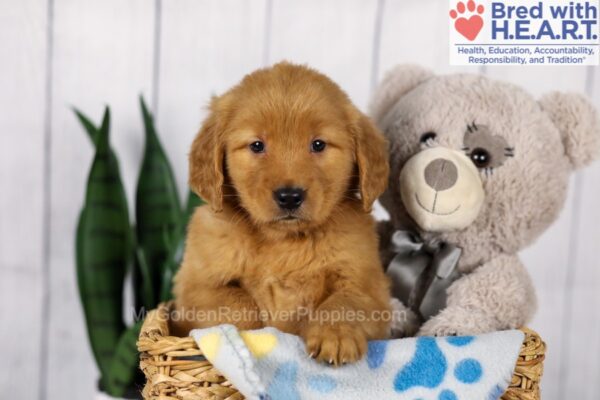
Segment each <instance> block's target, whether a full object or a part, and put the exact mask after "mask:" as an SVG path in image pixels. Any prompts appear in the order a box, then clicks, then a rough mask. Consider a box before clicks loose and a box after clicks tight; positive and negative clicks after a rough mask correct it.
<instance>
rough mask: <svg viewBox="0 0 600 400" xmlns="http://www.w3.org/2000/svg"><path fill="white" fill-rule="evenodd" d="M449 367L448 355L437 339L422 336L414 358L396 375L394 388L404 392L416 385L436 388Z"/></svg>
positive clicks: (418, 341) (418, 340)
mask: <svg viewBox="0 0 600 400" xmlns="http://www.w3.org/2000/svg"><path fill="white" fill-rule="evenodd" d="M447 369H448V365H447V362H446V357H444V354H443V353H442V351H441V350H440V348H439V346H438V345H437V343H436V341H435V339H434V338H432V337H421V338H419V339H417V351H416V352H415V356H414V358H413V359H412V360H411V361H410V362H409V363H408V364H407V365H406V366H405V367H404V368H402V370H401V371H400V372H398V374H397V375H396V379H394V389H396V391H397V392H404V391H406V390H408V389H410V388H412V387H415V386H424V387H426V388H430V389H432V388H435V387H437V386H439V384H440V383H442V380H443V379H444V376H445V375H446V370H447Z"/></svg>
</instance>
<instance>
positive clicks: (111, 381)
mask: <svg viewBox="0 0 600 400" xmlns="http://www.w3.org/2000/svg"><path fill="white" fill-rule="evenodd" d="M142 323H143V321H138V322H137V323H136V324H134V325H133V326H131V327H129V328H128V329H127V330H126V331H125V332H124V333H123V334H122V335H121V338H120V340H119V343H118V344H117V346H116V349H115V355H114V357H113V359H112V363H111V364H110V368H109V370H108V375H107V377H106V380H105V389H106V391H107V393H108V394H109V395H111V396H113V397H123V396H125V394H126V393H127V390H128V389H129V388H131V386H132V384H133V383H134V380H135V377H136V373H137V372H138V364H139V362H140V358H139V357H140V356H139V353H138V350H137V346H136V342H137V339H138V336H140V330H141V328H142Z"/></svg>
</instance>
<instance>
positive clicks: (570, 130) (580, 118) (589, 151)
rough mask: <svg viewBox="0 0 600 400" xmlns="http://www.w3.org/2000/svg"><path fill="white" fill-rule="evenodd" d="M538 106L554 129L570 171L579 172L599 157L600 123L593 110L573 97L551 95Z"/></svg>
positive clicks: (560, 94) (542, 99) (576, 96)
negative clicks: (569, 164) (558, 135)
mask: <svg viewBox="0 0 600 400" xmlns="http://www.w3.org/2000/svg"><path fill="white" fill-rule="evenodd" d="M539 103H540V106H541V107H542V109H543V110H544V111H545V112H546V113H547V114H548V117H550V120H551V121H552V122H553V123H554V125H555V126H556V127H557V128H558V130H559V132H560V135H561V137H562V142H563V145H564V148H565V154H566V155H567V157H568V158H569V161H570V163H571V166H572V167H573V168H581V167H584V166H586V165H587V164H589V163H591V162H592V161H593V160H595V159H597V158H598V156H599V155H600V120H599V119H598V113H597V112H596V110H595V109H594V106H593V105H592V104H591V103H590V101H589V100H588V99H587V98H585V97H584V96H582V95H580V94H576V93H560V92H553V93H549V94H547V95H545V96H543V97H542V98H541V99H540V102H539Z"/></svg>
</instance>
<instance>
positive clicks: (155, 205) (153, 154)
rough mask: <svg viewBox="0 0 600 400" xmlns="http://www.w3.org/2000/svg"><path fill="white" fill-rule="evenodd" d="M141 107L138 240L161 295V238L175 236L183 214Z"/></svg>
mask: <svg viewBox="0 0 600 400" xmlns="http://www.w3.org/2000/svg"><path fill="white" fill-rule="evenodd" d="M140 105H141V109H142V117H143V121H144V128H145V133H146V135H145V136H146V144H145V150H144V155H143V160H142V167H141V170H140V175H139V178H138V183H137V191H136V221H137V239H138V243H139V246H140V247H141V248H142V250H143V253H144V255H145V258H146V261H147V266H148V269H149V270H150V276H151V277H152V287H153V289H154V293H160V290H161V281H162V276H163V273H164V270H163V269H164V264H165V261H166V259H167V257H168V255H169V245H168V243H165V240H164V235H165V232H166V233H167V235H168V236H169V237H174V236H175V235H176V232H177V231H178V227H179V225H180V223H181V214H182V212H181V205H180V203H179V195H178V192H177V186H176V183H175V178H174V177H173V171H172V169H171V166H170V164H169V161H168V159H167V156H166V154H165V152H164V150H163V147H162V145H161V144H160V141H159V139H158V134H157V133H156V129H155V127H154V122H153V120H152V116H151V115H150V112H149V111H148V108H147V107H146V104H145V102H144V99H143V98H142V97H140Z"/></svg>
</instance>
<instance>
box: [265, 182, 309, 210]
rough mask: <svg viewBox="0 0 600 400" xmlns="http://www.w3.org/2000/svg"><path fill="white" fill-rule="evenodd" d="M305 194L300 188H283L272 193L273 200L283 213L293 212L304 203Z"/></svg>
mask: <svg viewBox="0 0 600 400" xmlns="http://www.w3.org/2000/svg"><path fill="white" fill-rule="evenodd" d="M305 197H306V192H305V191H304V189H302V188H296V187H283V188H279V189H277V190H275V191H274V192H273V199H274V200H275V202H276V203H277V205H278V206H279V208H281V209H282V210H285V211H295V210H297V209H298V208H300V206H301V205H302V203H303V202H304V198H305Z"/></svg>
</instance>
